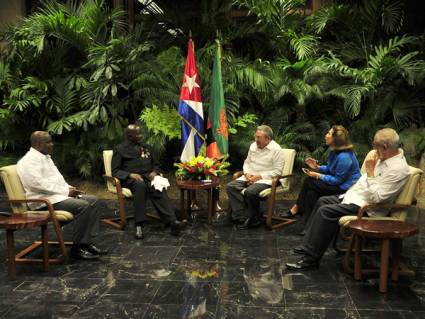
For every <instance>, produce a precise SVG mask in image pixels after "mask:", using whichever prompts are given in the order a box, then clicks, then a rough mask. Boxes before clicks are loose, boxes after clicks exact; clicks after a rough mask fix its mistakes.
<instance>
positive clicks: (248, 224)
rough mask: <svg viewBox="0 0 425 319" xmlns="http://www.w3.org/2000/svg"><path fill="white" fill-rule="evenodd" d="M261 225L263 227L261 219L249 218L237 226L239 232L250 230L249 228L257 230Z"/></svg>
mask: <svg viewBox="0 0 425 319" xmlns="http://www.w3.org/2000/svg"><path fill="white" fill-rule="evenodd" d="M260 225H261V220H260V219H258V218H252V217H249V218H247V219H245V221H244V222H243V223H242V224H240V225H238V226H236V228H237V229H239V230H245V229H249V228H256V227H258V226H260Z"/></svg>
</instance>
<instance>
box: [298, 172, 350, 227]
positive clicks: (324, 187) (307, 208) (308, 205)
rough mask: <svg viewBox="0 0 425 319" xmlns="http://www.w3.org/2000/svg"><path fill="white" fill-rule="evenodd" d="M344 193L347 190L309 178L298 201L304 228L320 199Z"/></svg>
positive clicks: (305, 181)
mask: <svg viewBox="0 0 425 319" xmlns="http://www.w3.org/2000/svg"><path fill="white" fill-rule="evenodd" d="M343 193H345V190H343V189H341V188H339V186H335V185H329V184H326V183H325V182H323V181H321V180H320V179H314V178H311V177H307V178H306V179H305V180H304V183H303V185H302V187H301V192H300V194H299V195H298V199H297V206H298V212H299V213H300V214H302V215H303V217H302V222H303V224H304V226H305V225H307V224H308V220H309V218H310V215H311V212H312V211H313V209H314V206H315V205H316V203H317V200H318V199H319V198H320V197H322V196H329V195H338V194H343Z"/></svg>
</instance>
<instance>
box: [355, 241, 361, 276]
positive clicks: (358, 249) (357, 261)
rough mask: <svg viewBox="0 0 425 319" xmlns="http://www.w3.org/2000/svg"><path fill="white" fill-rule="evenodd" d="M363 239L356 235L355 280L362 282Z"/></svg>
mask: <svg viewBox="0 0 425 319" xmlns="http://www.w3.org/2000/svg"><path fill="white" fill-rule="evenodd" d="M362 245H363V238H362V237H360V236H358V235H355V236H354V249H355V252H354V279H356V280H361V279H362V259H361V252H362Z"/></svg>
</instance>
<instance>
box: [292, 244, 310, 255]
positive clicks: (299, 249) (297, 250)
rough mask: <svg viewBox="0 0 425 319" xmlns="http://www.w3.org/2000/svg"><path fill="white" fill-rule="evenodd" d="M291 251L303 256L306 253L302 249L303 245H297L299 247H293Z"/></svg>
mask: <svg viewBox="0 0 425 319" xmlns="http://www.w3.org/2000/svg"><path fill="white" fill-rule="evenodd" d="M292 251H293V252H294V253H296V254H299V255H305V254H307V251H306V249H305V248H304V246H303V245H299V246H296V247H294V248H293V249H292Z"/></svg>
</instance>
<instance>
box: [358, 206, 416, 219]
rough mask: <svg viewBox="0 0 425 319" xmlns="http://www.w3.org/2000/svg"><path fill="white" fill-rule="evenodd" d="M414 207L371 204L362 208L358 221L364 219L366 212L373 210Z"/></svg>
mask: <svg viewBox="0 0 425 319" xmlns="http://www.w3.org/2000/svg"><path fill="white" fill-rule="evenodd" d="M410 206H412V205H405V204H370V205H365V206H363V207H360V208H359V210H358V213H357V219H362V217H363V215H364V213H365V212H366V210H368V209H371V208H390V209H396V210H397V209H405V208H409V207H410Z"/></svg>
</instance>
